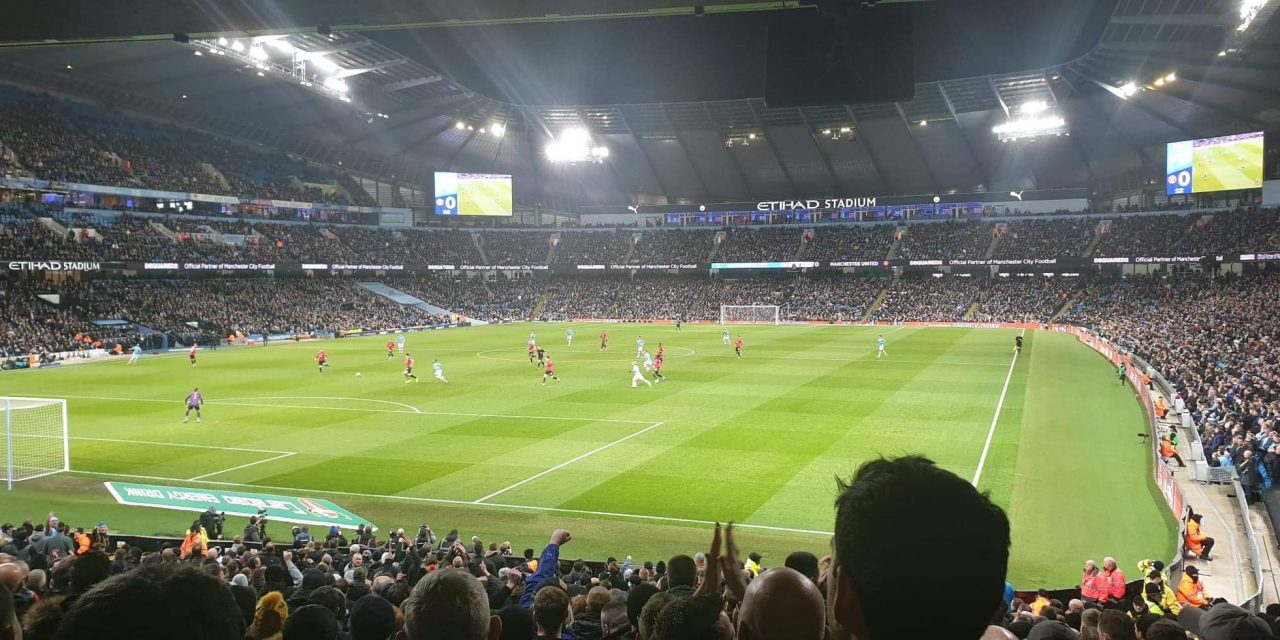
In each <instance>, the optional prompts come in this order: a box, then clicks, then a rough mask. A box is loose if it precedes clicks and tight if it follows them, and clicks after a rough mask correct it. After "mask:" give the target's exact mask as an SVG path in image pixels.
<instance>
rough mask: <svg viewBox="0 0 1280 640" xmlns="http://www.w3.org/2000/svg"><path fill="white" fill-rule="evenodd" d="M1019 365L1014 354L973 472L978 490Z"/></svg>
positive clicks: (1022, 334)
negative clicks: (1015, 370)
mask: <svg viewBox="0 0 1280 640" xmlns="http://www.w3.org/2000/svg"><path fill="white" fill-rule="evenodd" d="M1026 334H1027V330H1026V329H1023V330H1022V331H1021V332H1019V333H1018V335H1020V336H1025V335H1026ZM1015 364H1018V352H1017V351H1014V352H1013V359H1012V360H1010V361H1009V373H1007V374H1005V376H1004V388H1002V389H1000V399H999V400H997V401H996V414H995V415H994V416H991V428H990V429H987V442H986V444H984V445H982V456H981V457H979V458H978V469H977V470H976V471H974V472H973V486H974V488H977V486H978V480H979V479H980V478H982V467H983V466H984V465H986V464H987V452H989V451H990V450H991V439H992V438H994V437H995V435H996V423H998V422H1000V410H1001V409H1002V408H1004V396H1005V394H1006V393H1008V392H1009V381H1010V380H1012V379H1013V365H1015Z"/></svg>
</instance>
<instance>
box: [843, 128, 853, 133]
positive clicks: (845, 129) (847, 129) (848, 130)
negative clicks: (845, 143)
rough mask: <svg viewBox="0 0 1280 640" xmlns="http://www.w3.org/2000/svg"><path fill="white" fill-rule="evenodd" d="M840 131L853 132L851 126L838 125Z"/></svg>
mask: <svg viewBox="0 0 1280 640" xmlns="http://www.w3.org/2000/svg"><path fill="white" fill-rule="evenodd" d="M840 133H853V127H840Z"/></svg>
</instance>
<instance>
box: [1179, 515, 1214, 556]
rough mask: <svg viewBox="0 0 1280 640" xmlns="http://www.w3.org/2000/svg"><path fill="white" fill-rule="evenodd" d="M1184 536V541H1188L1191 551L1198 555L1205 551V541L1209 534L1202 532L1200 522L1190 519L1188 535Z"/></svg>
mask: <svg viewBox="0 0 1280 640" xmlns="http://www.w3.org/2000/svg"><path fill="white" fill-rule="evenodd" d="M1184 538H1185V540H1184V541H1185V542H1186V543H1187V549H1188V550H1189V551H1191V553H1194V554H1196V556H1199V555H1200V554H1202V553H1204V541H1205V540H1208V539H1209V536H1206V535H1204V534H1202V533H1200V523H1199V522H1196V521H1195V520H1188V521H1187V535H1186V536H1184Z"/></svg>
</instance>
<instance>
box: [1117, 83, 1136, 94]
mask: <svg viewBox="0 0 1280 640" xmlns="http://www.w3.org/2000/svg"><path fill="white" fill-rule="evenodd" d="M1119 89H1120V97H1121V98H1128V97H1129V96H1132V95H1133V94H1135V93H1137V92H1138V83H1136V82H1134V81H1132V80H1130V81H1128V82H1126V83H1124V84H1122V85H1120V87H1119Z"/></svg>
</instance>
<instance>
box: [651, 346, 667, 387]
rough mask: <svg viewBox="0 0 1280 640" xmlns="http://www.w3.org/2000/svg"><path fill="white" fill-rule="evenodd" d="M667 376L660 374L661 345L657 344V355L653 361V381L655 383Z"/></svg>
mask: <svg viewBox="0 0 1280 640" xmlns="http://www.w3.org/2000/svg"><path fill="white" fill-rule="evenodd" d="M666 379H667V377H666V376H664V375H662V346H661V345H659V346H658V357H657V358H655V359H654V361H653V382H654V384H657V383H659V382H662V381H663V380H666Z"/></svg>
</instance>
